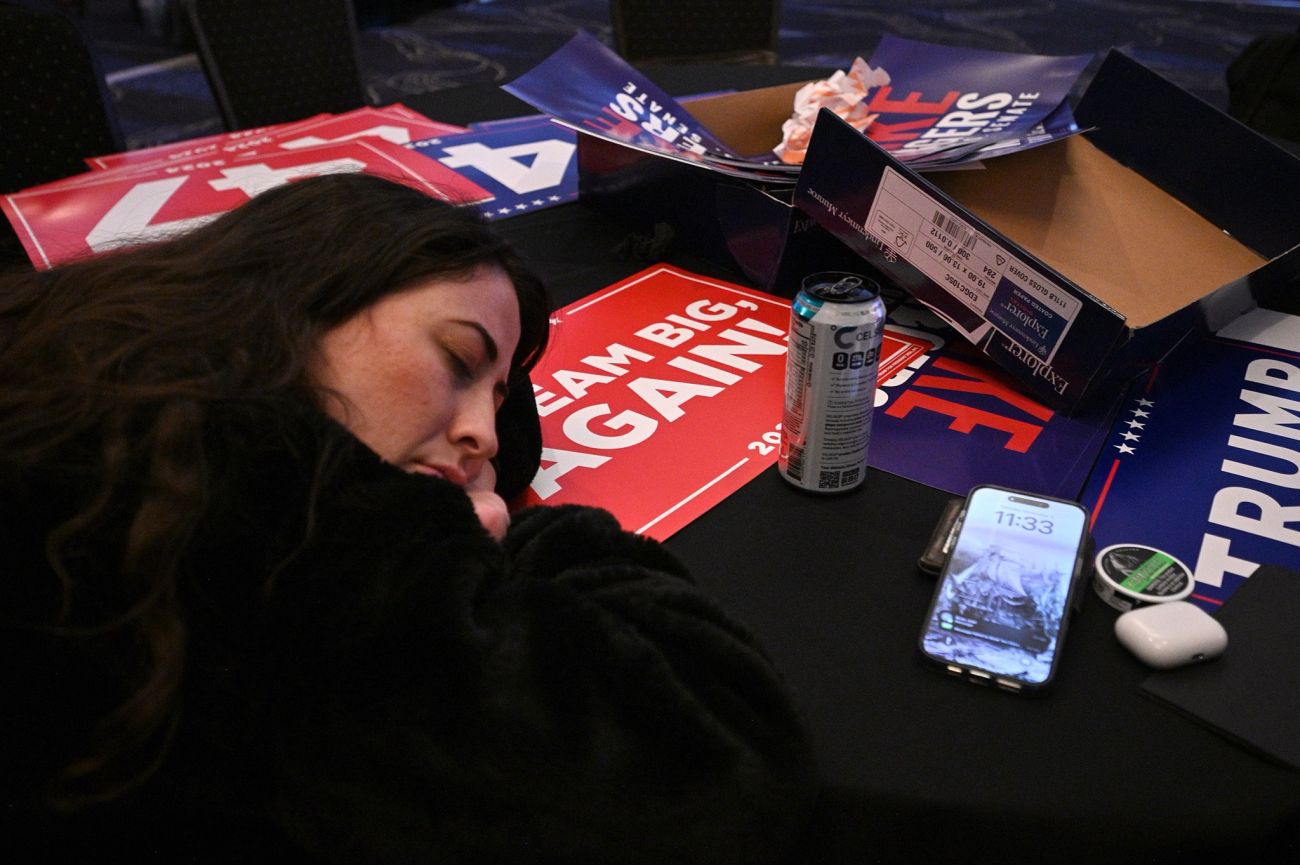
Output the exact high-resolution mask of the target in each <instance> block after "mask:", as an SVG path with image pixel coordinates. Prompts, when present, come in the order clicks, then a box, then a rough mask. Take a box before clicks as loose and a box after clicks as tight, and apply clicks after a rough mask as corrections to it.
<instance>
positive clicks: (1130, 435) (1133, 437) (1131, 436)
mask: <svg viewBox="0 0 1300 865" xmlns="http://www.w3.org/2000/svg"><path fill="white" fill-rule="evenodd" d="M1140 438H1142V436H1140V435H1138V434H1137V433H1134V432H1126V433H1124V440H1125V441H1130V442H1135V441H1137V440H1138V439H1140Z"/></svg>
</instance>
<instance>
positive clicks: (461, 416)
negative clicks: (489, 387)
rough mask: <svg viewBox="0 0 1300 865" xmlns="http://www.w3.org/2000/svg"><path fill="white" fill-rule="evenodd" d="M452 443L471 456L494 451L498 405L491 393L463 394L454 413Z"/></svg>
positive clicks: (487, 457)
mask: <svg viewBox="0 0 1300 865" xmlns="http://www.w3.org/2000/svg"><path fill="white" fill-rule="evenodd" d="M451 438H452V442H453V443H454V444H455V445H456V446H457V447H459V448H461V449H462V450H463V451H464V453H465V455H466V456H468V457H471V458H473V459H479V460H490V459H492V457H494V456H496V454H497V407H496V400H495V398H494V396H493V394H491V393H489V394H487V395H486V396H483V395H479V394H466V395H465V398H464V399H463V400H462V401H461V403H460V406H459V407H458V410H457V412H456V417H455V420H454V421H453V427H452V430H451Z"/></svg>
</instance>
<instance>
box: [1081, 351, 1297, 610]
mask: <svg viewBox="0 0 1300 865" xmlns="http://www.w3.org/2000/svg"><path fill="white" fill-rule="evenodd" d="M1084 504H1086V505H1088V506H1089V507H1090V508H1091V509H1092V511H1093V516H1092V519H1093V525H1092V533H1093V537H1094V539H1095V540H1096V543H1097V548H1098V549H1103V548H1105V547H1107V546H1111V545H1113V544H1119V543H1125V542H1135V543H1139V544H1146V545H1149V546H1153V547H1156V548H1158V549H1160V550H1163V551H1164V552H1166V553H1168V554H1169V555H1171V556H1173V557H1174V558H1177V559H1179V560H1181V561H1182V562H1183V563H1184V564H1186V565H1187V566H1188V567H1189V568H1191V569H1192V570H1193V571H1194V573H1195V575H1196V586H1195V590H1194V593H1193V595H1192V598H1191V599H1192V600H1193V601H1195V602H1197V603H1199V604H1200V605H1201V606H1203V607H1205V608H1207V609H1214V608H1216V607H1217V606H1218V605H1219V604H1222V603H1223V602H1224V601H1225V600H1226V599H1227V598H1228V597H1229V596H1230V595H1231V594H1232V592H1233V591H1234V590H1235V589H1236V588H1237V587H1238V586H1240V585H1241V584H1242V582H1243V581H1244V580H1245V579H1246V578H1247V577H1249V575H1250V574H1251V573H1252V572H1253V571H1254V570H1255V568H1256V567H1257V566H1258V565H1260V564H1278V565H1283V566H1286V567H1289V568H1291V569H1293V570H1300V353H1294V352H1288V351H1283V350H1280V349H1275V348H1265V347H1261V346H1257V345H1252V344H1249V343H1242V342H1231V341H1227V340H1220V339H1214V338H1211V337H1199V338H1195V339H1193V340H1190V341H1189V343H1188V344H1185V345H1183V346H1181V347H1180V348H1179V349H1178V350H1177V351H1176V352H1175V353H1174V354H1173V355H1171V356H1170V357H1169V358H1167V359H1166V361H1165V362H1164V363H1163V364H1162V365H1160V366H1159V367H1157V368H1156V369H1155V370H1154V371H1152V373H1151V374H1150V375H1147V376H1145V377H1144V378H1142V379H1140V380H1139V381H1137V382H1136V383H1135V384H1134V385H1133V387H1132V388H1131V390H1130V392H1129V394H1128V396H1127V398H1126V401H1125V402H1124V404H1123V406H1122V407H1121V410H1120V415H1119V417H1118V418H1117V420H1116V422H1115V424H1114V426H1113V428H1112V430H1111V436H1110V439H1109V440H1108V441H1107V444H1106V447H1105V449H1104V452H1103V456H1102V457H1101V458H1100V459H1099V460H1098V462H1097V467H1096V469H1095V470H1094V471H1093V475H1092V477H1091V478H1089V480H1088V486H1087V489H1086V491H1085V494H1084Z"/></svg>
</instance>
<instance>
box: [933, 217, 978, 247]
mask: <svg viewBox="0 0 1300 865" xmlns="http://www.w3.org/2000/svg"><path fill="white" fill-rule="evenodd" d="M934 224H935V225H937V226H939V229H940V230H941V231H943V232H944V233H945V234H948V235H950V236H952V237H953V238H955V239H956V240H957V242H958V243H960V244H961V245H962V246H963V247H964V248H966V249H973V248H974V247H975V238H976V237H977V235H976V234H975V232H973V231H971V230H970V229H969V228H967V227H966V226H964V225H962V224H961V223H960V222H958V221H957V220H955V219H953V218H952V217H951V216H949V215H948V214H946V213H944V212H943V211H942V210H936V211H935V212H934Z"/></svg>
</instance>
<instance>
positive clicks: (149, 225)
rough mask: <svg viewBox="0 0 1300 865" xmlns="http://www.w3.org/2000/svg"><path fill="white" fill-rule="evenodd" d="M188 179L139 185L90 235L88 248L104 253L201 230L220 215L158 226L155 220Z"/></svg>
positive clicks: (159, 224) (170, 179)
mask: <svg viewBox="0 0 1300 865" xmlns="http://www.w3.org/2000/svg"><path fill="white" fill-rule="evenodd" d="M187 180H189V178H188V177H168V178H165V179H163V180H150V181H147V182H145V183H137V184H136V185H135V186H132V187H131V189H130V190H128V191H127V193H126V195H123V196H122V197H121V198H119V199H118V200H117V203H116V204H114V205H113V206H112V207H111V208H109V210H108V213H105V214H104V216H103V218H102V219H100V220H99V222H97V223H95V227H94V228H92V229H91V230H90V232H89V233H88V234H87V235H86V245H87V246H89V247H90V248H91V250H92V251H94V252H104V251H105V250H109V249H114V248H116V247H119V246H125V245H127V244H131V243H141V242H144V241H148V240H156V239H159V238H161V237H163V236H164V235H170V234H173V233H180V232H184V231H188V230H190V229H192V228H197V227H198V226H200V225H202V224H203V223H205V222H208V221H210V220H212V219H213V218H214V217H215V216H216V214H215V213H213V214H207V215H205V216H194V217H190V218H189V219H176V220H173V221H171V222H160V223H156V224H154V223H153V222H152V220H153V218H154V217H155V216H157V215H158V211H160V210H162V207H163V205H164V204H166V203H167V201H168V199H170V198H171V197H172V195H173V194H174V193H175V192H176V190H178V189H180V188H181V186H182V185H183V184H184V183H185V181H187Z"/></svg>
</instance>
